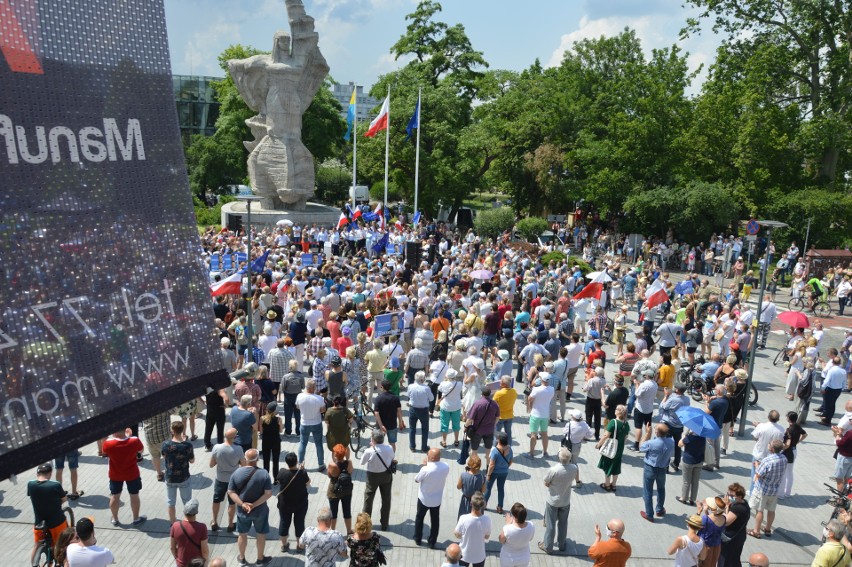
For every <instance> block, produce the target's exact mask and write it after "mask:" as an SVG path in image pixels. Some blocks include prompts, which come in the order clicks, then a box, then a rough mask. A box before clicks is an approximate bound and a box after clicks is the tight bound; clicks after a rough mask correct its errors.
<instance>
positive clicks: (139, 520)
mask: <svg viewBox="0 0 852 567" xmlns="http://www.w3.org/2000/svg"><path fill="white" fill-rule="evenodd" d="M147 519H148V516H139V517H138V518H136V519H135V520H133V525H134V526H141V525H142V524H144V523H145V520H147Z"/></svg>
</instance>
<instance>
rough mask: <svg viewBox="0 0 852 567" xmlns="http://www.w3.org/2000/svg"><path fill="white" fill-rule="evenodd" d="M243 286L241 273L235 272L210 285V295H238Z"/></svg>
mask: <svg viewBox="0 0 852 567" xmlns="http://www.w3.org/2000/svg"><path fill="white" fill-rule="evenodd" d="M242 285H243V273H242V272H237V273H235V274H233V275H231V276H228V277H227V278H225V279H224V280H219V281H218V282H216V283H213V284H210V295H212V296H214V297H215V296H217V295H239V294H240V288H241V287H242Z"/></svg>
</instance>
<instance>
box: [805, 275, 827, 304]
mask: <svg viewBox="0 0 852 567" xmlns="http://www.w3.org/2000/svg"><path fill="white" fill-rule="evenodd" d="M805 287H806V288H807V289H810V290H811V296H810V299H808V309H810V310H811V311H813V309H814V304H815V303H817V302H820V301H828V293H827V292H826V288H825V284H823V283H822V282H821V281H820V279H819V278H815V277H814V278H811V279H809V280H808V283H807V284H806V285H805Z"/></svg>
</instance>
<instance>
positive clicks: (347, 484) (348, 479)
mask: <svg viewBox="0 0 852 567" xmlns="http://www.w3.org/2000/svg"><path fill="white" fill-rule="evenodd" d="M349 490H352V475H351V474H349V471H346V470H342V471H340V475H338V477H337V480H336V481H335V482H334V494H335V495H337V496H340V495H342V494H345V493H346V492H347V491H349Z"/></svg>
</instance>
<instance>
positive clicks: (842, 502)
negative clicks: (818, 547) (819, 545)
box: [820, 479, 852, 543]
mask: <svg viewBox="0 0 852 567" xmlns="http://www.w3.org/2000/svg"><path fill="white" fill-rule="evenodd" d="M822 484H823V486H825V487H826V488H828V490H829V491H830V492H831V493H832V494H834V497H833V498H829V499H828V500H826V501H825V503H826V504H831V505H832V506H833V507H834V509H833V510H832V511H831V517H830V518H829V519H828V522H830V521H831V520H834V519H836V518H837V517H838V516H839V515H840V512H841V511H843V510H845V511H847V512H848V511H849V509H850V502H849V500H850V498H852V479H846V486H845V490H844V491H843V492H841V491H839V490H837V488H835V487H833V486H831V485H829V484H826V483H822ZM828 522H820V523H821V524H822V525H823V527H825V526H826V525H828ZM822 542H823V543H825V537H823V538H822Z"/></svg>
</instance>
